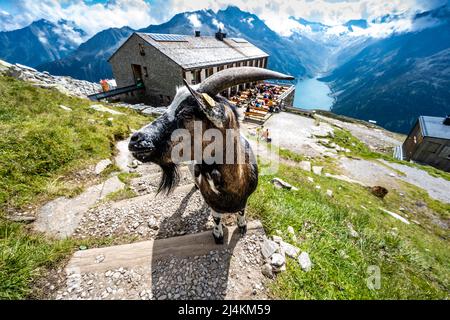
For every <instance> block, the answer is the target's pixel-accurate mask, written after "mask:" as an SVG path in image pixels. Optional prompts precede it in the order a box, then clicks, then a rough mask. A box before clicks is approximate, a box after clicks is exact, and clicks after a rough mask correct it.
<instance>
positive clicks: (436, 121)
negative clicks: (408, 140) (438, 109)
mask: <svg viewBox="0 0 450 320" xmlns="http://www.w3.org/2000/svg"><path fill="white" fill-rule="evenodd" d="M444 119H445V118H440V117H428V116H420V117H419V122H420V128H421V130H422V135H423V136H424V137H432V138H439V139H449V140H450V126H447V125H444Z"/></svg>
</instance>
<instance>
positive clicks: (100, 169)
mask: <svg viewBox="0 0 450 320" xmlns="http://www.w3.org/2000/svg"><path fill="white" fill-rule="evenodd" d="M110 165H112V162H111V160H109V159H105V160H102V161H100V162H99V163H97V165H96V166H95V174H96V175H99V174H101V173H102V172H103V171H105V170H106V168H108V167H109V166H110Z"/></svg>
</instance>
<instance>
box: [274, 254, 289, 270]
mask: <svg viewBox="0 0 450 320" xmlns="http://www.w3.org/2000/svg"><path fill="white" fill-rule="evenodd" d="M271 264H272V265H273V266H274V267H276V268H280V267H282V266H283V265H285V264H286V258H285V257H284V255H282V254H281V253H274V254H273V255H272V260H271Z"/></svg>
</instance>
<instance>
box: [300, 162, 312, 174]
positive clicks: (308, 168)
mask: <svg viewBox="0 0 450 320" xmlns="http://www.w3.org/2000/svg"><path fill="white" fill-rule="evenodd" d="M299 167H300V169H302V170H305V171H307V172H311V162H310V161H301V162H300V163H299Z"/></svg>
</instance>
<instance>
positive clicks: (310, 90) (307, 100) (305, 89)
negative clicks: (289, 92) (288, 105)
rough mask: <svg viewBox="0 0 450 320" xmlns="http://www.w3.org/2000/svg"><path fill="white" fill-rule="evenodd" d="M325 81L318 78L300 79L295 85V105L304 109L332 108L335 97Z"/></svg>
mask: <svg viewBox="0 0 450 320" xmlns="http://www.w3.org/2000/svg"><path fill="white" fill-rule="evenodd" d="M330 94H331V90H330V88H329V87H328V85H327V84H326V83H325V82H321V81H319V80H317V79H305V80H300V81H299V82H298V83H297V85H296V86H295V100H294V107H296V108H302V109H318V110H327V111H328V110H330V109H331V107H332V106H333V102H334V99H333V98H332V97H330Z"/></svg>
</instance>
